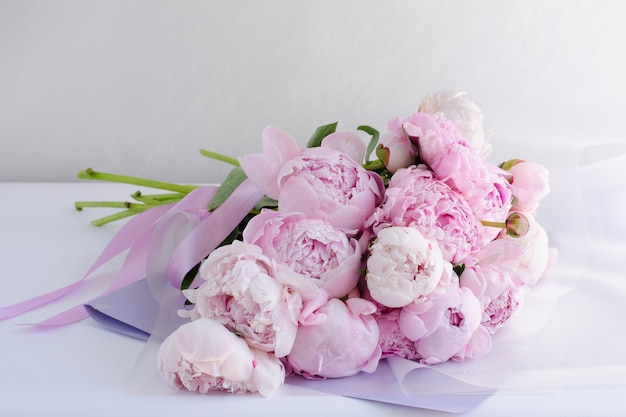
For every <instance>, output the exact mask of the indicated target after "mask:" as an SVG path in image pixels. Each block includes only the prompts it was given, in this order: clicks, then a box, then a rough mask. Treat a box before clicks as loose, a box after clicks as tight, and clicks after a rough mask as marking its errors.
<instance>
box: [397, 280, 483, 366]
mask: <svg viewBox="0 0 626 417" xmlns="http://www.w3.org/2000/svg"><path fill="white" fill-rule="evenodd" d="M481 318H482V309H481V306H480V302H479V301H478V299H477V298H476V296H474V294H473V293H472V292H471V291H470V290H469V289H468V288H460V287H459V286H458V285H457V284H456V282H455V281H452V282H451V285H449V286H448V287H447V291H446V293H445V294H443V295H437V296H434V297H432V298H431V299H430V300H429V302H426V303H413V304H409V305H408V306H406V307H403V308H402V310H401V312H400V315H399V318H398V328H399V329H400V331H401V332H402V334H403V335H404V336H405V337H407V338H408V339H409V340H411V341H414V342H415V350H416V352H417V354H418V355H419V357H420V358H421V359H420V361H421V362H423V363H427V364H436V363H440V362H446V361H448V360H450V359H453V360H462V359H464V358H465V357H478V356H481V355H484V354H486V353H487V352H488V351H489V350H490V349H491V338H490V336H489V334H488V333H487V331H486V330H485V329H484V327H482V326H481V324H480V323H481Z"/></svg>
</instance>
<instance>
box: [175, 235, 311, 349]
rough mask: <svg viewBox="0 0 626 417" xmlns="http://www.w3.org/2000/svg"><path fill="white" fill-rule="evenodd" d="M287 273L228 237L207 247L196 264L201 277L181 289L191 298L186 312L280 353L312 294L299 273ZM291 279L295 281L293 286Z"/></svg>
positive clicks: (288, 345) (290, 342)
mask: <svg viewBox="0 0 626 417" xmlns="http://www.w3.org/2000/svg"><path fill="white" fill-rule="evenodd" d="M293 275H294V273H293V271H291V270H289V269H288V268H281V267H280V266H279V265H276V263H275V262H274V261H273V260H271V259H270V258H268V257H267V256H265V255H263V253H262V251H261V248H259V247H258V246H255V245H251V244H248V243H243V242H240V241H234V242H233V243H232V244H231V245H226V246H222V247H220V248H218V249H216V250H214V251H213V252H211V254H210V255H209V257H208V258H207V259H206V260H205V261H204V262H203V263H202V265H201V267H200V271H199V276H200V278H202V279H203V280H204V281H205V282H203V283H202V284H201V285H200V286H199V287H198V288H197V289H190V290H185V291H183V293H184V294H185V296H186V297H187V298H188V299H189V300H190V301H191V302H192V303H194V307H193V309H192V310H190V311H189V312H187V313H186V315H187V316H189V317H191V318H192V319H194V320H195V319H199V318H201V317H206V318H210V319H213V320H215V321H217V322H219V323H221V324H223V325H224V326H226V327H227V328H228V329H229V330H230V331H233V332H236V333H239V334H241V335H242V336H243V338H244V339H245V340H246V342H247V343H248V344H249V345H250V346H252V347H255V348H257V349H261V350H263V351H266V352H272V351H273V352H274V353H275V354H276V356H277V357H283V356H285V355H287V354H288V353H289V351H290V350H291V346H292V345H293V341H294V340H295V337H296V329H297V326H298V319H299V315H300V313H301V310H302V306H303V296H304V297H305V298H306V297H310V298H314V297H316V296H317V293H316V292H314V291H312V288H311V287H307V286H306V285H305V284H304V283H301V284H298V280H299V279H300V280H304V279H303V278H302V277H300V276H295V277H294V276H293ZM283 283H288V284H289V285H283ZM294 283H296V285H300V287H299V288H298V290H295V289H294V286H293V284H294ZM312 287H313V288H314V289H316V287H315V286H314V285H313V286H312ZM307 291H308V293H307Z"/></svg>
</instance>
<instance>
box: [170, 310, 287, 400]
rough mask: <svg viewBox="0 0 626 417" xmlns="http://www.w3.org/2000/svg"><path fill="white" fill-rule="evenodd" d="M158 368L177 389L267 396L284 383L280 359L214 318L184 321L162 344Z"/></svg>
mask: <svg viewBox="0 0 626 417" xmlns="http://www.w3.org/2000/svg"><path fill="white" fill-rule="evenodd" d="M158 364H159V371H160V373H161V375H162V376H163V378H164V379H165V380H167V381H168V382H169V383H170V384H171V385H172V386H174V387H176V388H178V389H183V388H184V389H187V390H189V391H197V392H200V393H202V394H206V393H208V392H209V391H212V390H220V391H230V392H234V393H241V392H259V393H260V394H261V395H263V396H265V397H267V396H270V395H272V394H273V393H274V392H276V390H278V388H279V387H280V386H281V385H282V384H283V382H284V379H285V369H284V366H283V364H282V363H281V361H280V360H279V359H278V358H276V357H275V356H273V355H271V354H268V353H266V352H263V351H260V350H257V349H254V348H250V347H249V346H248V345H247V344H246V342H245V341H244V340H243V339H242V338H241V337H238V336H236V335H235V334H233V333H231V332H230V331H229V330H227V329H226V328H225V327H224V326H222V325H221V324H219V323H217V322H216V321H213V320H210V319H206V318H202V319H198V320H195V321H192V322H190V323H186V324H183V325H182V326H180V327H179V328H178V329H177V330H175V331H174V332H173V333H172V334H170V335H169V336H168V337H167V338H166V339H165V340H164V341H163V343H162V344H161V346H160V348H159V353H158Z"/></svg>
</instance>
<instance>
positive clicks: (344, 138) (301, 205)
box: [239, 127, 384, 233]
mask: <svg viewBox="0 0 626 417" xmlns="http://www.w3.org/2000/svg"><path fill="white" fill-rule="evenodd" d="M263 141H264V142H263V153H262V154H249V155H245V156H243V157H241V158H239V163H240V164H241V167H242V169H243V170H244V172H245V173H246V175H247V176H248V178H250V180H251V181H252V182H253V183H254V184H256V185H257V186H258V187H259V188H260V189H261V190H263V191H264V192H265V194H266V195H267V196H269V197H271V198H274V199H276V200H278V207H279V209H280V210H281V211H298V212H301V213H304V214H305V215H306V216H307V217H309V218H316V219H323V220H326V221H327V222H329V223H330V224H332V225H333V226H336V227H340V228H342V229H345V230H349V231H351V232H353V233H357V231H358V230H359V229H361V228H362V226H363V222H364V221H365V219H367V217H368V216H369V215H370V214H371V213H372V211H373V210H374V208H375V207H376V206H377V205H378V204H379V203H380V201H381V199H382V197H383V194H384V185H383V181H382V179H381V178H380V176H379V175H377V174H375V173H373V172H370V171H367V170H366V169H364V168H363V166H362V165H361V162H362V159H363V155H364V144H363V143H362V141H361V139H360V138H359V137H358V136H356V135H354V134H350V133H346V132H337V133H335V134H333V135H330V136H328V137H326V138H325V139H324V140H323V141H322V146H321V147H317V148H306V149H302V148H299V147H298V146H297V143H296V142H295V139H293V137H291V136H289V135H287V134H286V133H284V132H282V131H279V130H278V129H276V128H273V127H271V128H267V129H266V130H265V131H264V134H263ZM357 141H358V142H361V143H357ZM283 148H284V149H283ZM353 158H360V159H359V160H354V159H353Z"/></svg>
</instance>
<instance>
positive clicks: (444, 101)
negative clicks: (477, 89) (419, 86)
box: [419, 92, 492, 159]
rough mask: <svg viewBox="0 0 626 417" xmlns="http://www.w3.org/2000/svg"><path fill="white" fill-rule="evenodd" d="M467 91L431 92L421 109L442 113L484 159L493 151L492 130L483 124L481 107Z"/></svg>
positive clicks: (431, 113)
mask: <svg viewBox="0 0 626 417" xmlns="http://www.w3.org/2000/svg"><path fill="white" fill-rule="evenodd" d="M466 94H467V93H464V92H459V93H451V92H441V93H437V94H429V95H427V96H426V97H425V98H424V100H422V102H421V103H420V105H419V111H420V112H423V113H428V114H430V115H437V114H442V115H443V116H444V117H445V118H446V119H448V120H450V122H452V123H453V124H454V126H455V127H456V128H457V129H458V130H459V131H460V133H461V135H462V136H463V138H465V141H466V142H467V144H468V146H469V147H470V148H472V149H473V150H474V151H475V152H476V153H477V154H478V155H479V156H480V157H481V158H482V159H485V158H487V157H488V156H489V154H490V153H491V149H492V147H491V144H490V143H488V142H487V139H488V136H489V135H490V132H487V130H486V129H485V126H484V124H483V119H484V117H483V114H482V111H481V109H480V108H479V107H478V106H477V105H476V103H474V102H473V101H471V100H469V99H468V98H467V97H466Z"/></svg>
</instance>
